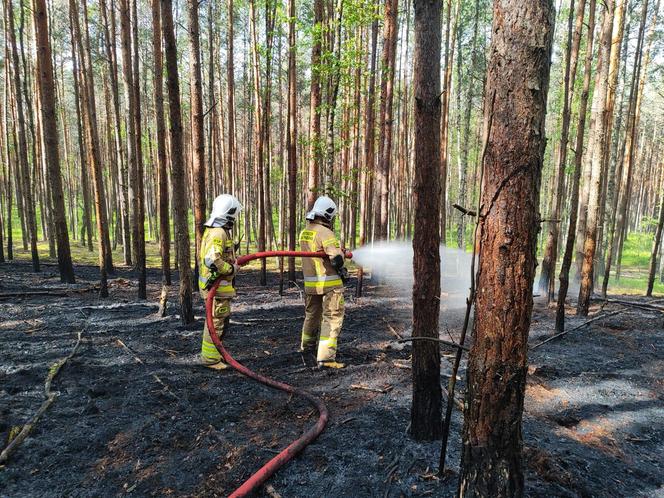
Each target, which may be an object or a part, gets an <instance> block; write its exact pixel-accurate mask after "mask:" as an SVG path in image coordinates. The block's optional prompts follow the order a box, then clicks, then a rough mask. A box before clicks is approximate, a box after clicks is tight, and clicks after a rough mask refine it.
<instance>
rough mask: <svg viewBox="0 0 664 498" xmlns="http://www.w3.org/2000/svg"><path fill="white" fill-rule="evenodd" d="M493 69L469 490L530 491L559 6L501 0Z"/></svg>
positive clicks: (468, 436) (467, 430)
mask: <svg viewBox="0 0 664 498" xmlns="http://www.w3.org/2000/svg"><path fill="white" fill-rule="evenodd" d="M493 12H494V17H493V19H494V20H493V30H492V32H493V36H492V39H491V49H490V60H489V65H488V69H487V83H486V86H487V88H486V92H487V95H495V97H494V98H495V102H494V104H493V106H492V107H493V111H492V112H493V119H492V120H491V121H492V128H491V133H490V136H489V141H488V146H487V150H486V158H485V162H484V168H485V173H484V178H485V182H484V186H483V188H482V202H481V212H480V213H479V216H480V217H481V225H480V245H481V255H482V256H481V258H480V261H479V273H478V286H477V296H476V301H475V323H474V327H473V347H472V348H471V351H470V356H469V360H468V370H467V371H468V388H467V393H466V403H467V410H466V412H465V420H464V429H463V453H462V474H461V481H460V495H461V496H473V497H475V496H477V497H479V496H523V489H524V477H523V468H522V449H523V448H522V447H523V442H522V435H521V418H522V414H523V401H524V394H525V387H526V370H527V358H526V353H527V347H528V346H527V342H528V329H529V327H530V315H531V311H532V306H533V298H532V290H533V279H534V277H535V265H536V259H535V253H536V243H537V233H538V230H539V187H540V179H541V173H542V164H543V156H544V148H545V145H546V140H545V136H544V130H545V128H544V118H545V115H546V99H547V92H548V86H549V65H550V61H551V44H552V38H553V23H554V15H553V14H554V12H553V6H552V3H551V2H550V1H549V0H534V1H531V2H522V1H520V0H503V1H500V0H497V1H495V2H494V6H493Z"/></svg>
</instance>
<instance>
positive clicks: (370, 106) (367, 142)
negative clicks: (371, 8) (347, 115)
mask: <svg viewBox="0 0 664 498" xmlns="http://www.w3.org/2000/svg"><path fill="white" fill-rule="evenodd" d="M377 49H378V21H377V20H375V21H374V22H373V23H372V24H371V62H370V63H369V68H370V69H369V88H368V89H367V103H366V106H365V108H364V112H365V117H364V124H365V129H364V151H363V155H364V158H363V159H364V161H363V163H364V164H363V167H362V171H361V172H360V241H359V242H360V246H362V245H364V244H365V243H366V241H367V235H368V232H369V219H370V216H369V213H370V211H371V192H372V188H371V183H372V181H373V170H374V150H375V132H376V130H375V126H374V122H375V119H376V110H375V109H374V101H375V96H376V56H377Z"/></svg>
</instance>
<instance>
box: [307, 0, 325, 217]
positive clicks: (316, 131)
mask: <svg viewBox="0 0 664 498" xmlns="http://www.w3.org/2000/svg"><path fill="white" fill-rule="evenodd" d="M322 37H323V0H314V27H313V38H314V39H313V42H312V43H313V44H312V47H311V96H310V111H309V115H310V124H309V128H310V130H309V176H308V180H307V209H311V207H312V206H313V204H314V202H315V201H316V197H317V196H318V195H319V192H318V189H319V185H318V174H319V171H320V164H321V162H322V155H323V154H322V144H321V136H320V132H321V125H320V116H321V104H322V98H321V71H320V69H321V52H322Z"/></svg>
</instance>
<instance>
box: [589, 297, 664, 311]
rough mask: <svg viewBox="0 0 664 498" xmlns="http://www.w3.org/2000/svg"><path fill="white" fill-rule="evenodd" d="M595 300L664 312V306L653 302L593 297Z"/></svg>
mask: <svg viewBox="0 0 664 498" xmlns="http://www.w3.org/2000/svg"><path fill="white" fill-rule="evenodd" d="M593 301H601V302H605V303H609V304H621V305H623V306H634V307H635V308H641V309H644V310H647V311H659V312H661V313H664V306H656V305H654V304H652V302H651V303H639V302H636V301H626V300H623V299H603V298H599V299H595V298H593Z"/></svg>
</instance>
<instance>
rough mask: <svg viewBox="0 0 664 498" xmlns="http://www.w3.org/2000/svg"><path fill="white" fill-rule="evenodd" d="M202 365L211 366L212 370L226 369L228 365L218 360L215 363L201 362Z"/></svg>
mask: <svg viewBox="0 0 664 498" xmlns="http://www.w3.org/2000/svg"><path fill="white" fill-rule="evenodd" d="M203 366H205V367H207V368H211V369H212V370H226V369H227V368H228V365H227V364H226V363H224V362H223V361H218V362H217V363H203Z"/></svg>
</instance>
